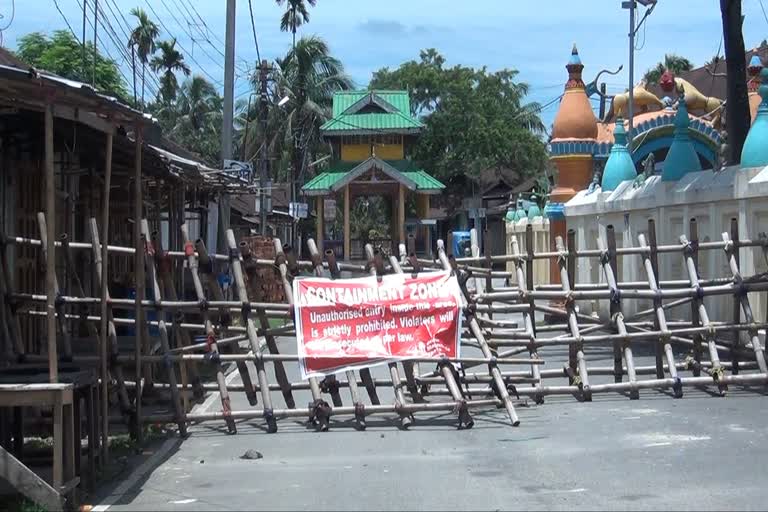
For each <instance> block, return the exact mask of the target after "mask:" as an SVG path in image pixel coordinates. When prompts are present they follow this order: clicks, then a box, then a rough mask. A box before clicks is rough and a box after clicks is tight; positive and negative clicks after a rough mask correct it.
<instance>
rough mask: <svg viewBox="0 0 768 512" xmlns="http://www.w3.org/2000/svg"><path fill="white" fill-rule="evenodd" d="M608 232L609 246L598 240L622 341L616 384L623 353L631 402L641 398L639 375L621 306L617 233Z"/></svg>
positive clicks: (616, 378) (619, 342)
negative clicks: (636, 370) (618, 281)
mask: <svg viewBox="0 0 768 512" xmlns="http://www.w3.org/2000/svg"><path fill="white" fill-rule="evenodd" d="M606 231H607V233H606V234H607V238H608V241H607V244H606V242H605V241H604V240H603V239H602V237H598V238H597V245H598V248H599V249H600V252H601V253H602V255H601V264H602V267H603V272H604V273H605V281H606V283H608V288H609V289H610V291H611V322H612V323H613V324H614V325H615V326H616V332H617V333H618V335H619V336H621V339H619V340H618V341H614V347H616V346H618V349H619V350H618V352H619V353H618V359H616V355H615V353H614V367H613V375H614V381H615V382H621V377H622V374H623V367H622V363H621V357H622V353H623V356H624V361H626V364H627V377H629V383H630V385H631V386H632V387H631V388H630V391H629V398H630V399H631V400H637V399H638V398H640V393H639V391H638V388H637V387H636V385H637V374H636V373H635V360H634V357H633V356H632V347H631V346H630V339H629V336H628V335H627V327H626V325H625V323H624V313H623V312H622V305H621V292H620V291H619V286H618V283H617V282H616V257H617V256H616V232H615V231H614V229H613V226H611V225H609V226H608V229H607V230H606ZM614 350H615V349H614Z"/></svg>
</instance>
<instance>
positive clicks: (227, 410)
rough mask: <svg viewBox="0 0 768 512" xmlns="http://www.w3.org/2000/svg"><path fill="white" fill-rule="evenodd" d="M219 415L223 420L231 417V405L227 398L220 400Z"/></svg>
mask: <svg viewBox="0 0 768 512" xmlns="http://www.w3.org/2000/svg"><path fill="white" fill-rule="evenodd" d="M221 414H222V415H223V416H224V417H225V418H229V417H230V416H232V405H231V404H230V402H229V397H226V398H222V399H221Z"/></svg>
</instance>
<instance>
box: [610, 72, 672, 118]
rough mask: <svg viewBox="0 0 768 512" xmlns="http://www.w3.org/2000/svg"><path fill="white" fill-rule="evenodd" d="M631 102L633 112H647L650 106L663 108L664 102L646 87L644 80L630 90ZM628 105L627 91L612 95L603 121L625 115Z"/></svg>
mask: <svg viewBox="0 0 768 512" xmlns="http://www.w3.org/2000/svg"><path fill="white" fill-rule="evenodd" d="M632 102H633V103H634V104H635V106H636V107H638V108H637V110H636V111H635V114H638V113H640V112H648V111H649V110H650V107H653V106H656V107H658V108H664V102H663V101H661V100H660V99H659V98H658V97H657V96H656V95H655V94H653V93H652V92H650V91H649V90H648V89H646V83H645V81H644V80H643V81H641V82H640V83H639V84H638V85H636V86H635V88H634V89H633V90H632ZM628 105H629V91H627V92H625V93H623V94H617V95H616V96H614V97H613V101H612V102H611V108H610V110H609V111H608V112H607V113H606V115H605V118H604V119H603V122H604V123H607V122H609V121H610V120H611V119H613V118H614V117H626V111H627V110H628V109H627V106H628Z"/></svg>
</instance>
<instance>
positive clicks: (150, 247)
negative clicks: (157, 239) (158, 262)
mask: <svg viewBox="0 0 768 512" xmlns="http://www.w3.org/2000/svg"><path fill="white" fill-rule="evenodd" d="M144 254H146V255H147V256H154V255H155V244H153V243H152V241H151V240H146V239H145V240H144Z"/></svg>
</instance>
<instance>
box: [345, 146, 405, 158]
mask: <svg viewBox="0 0 768 512" xmlns="http://www.w3.org/2000/svg"><path fill="white" fill-rule="evenodd" d="M373 151H374V152H375V153H376V156H377V157H378V158H381V159H382V160H403V159H404V158H405V150H404V149H403V144H402V142H400V143H397V144H382V143H380V142H376V143H374V145H373ZM370 156H372V155H371V144H370V143H363V144H349V143H345V142H342V143H341V159H342V160H343V161H344V162H362V161H363V160H366V159H368V157H370Z"/></svg>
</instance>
